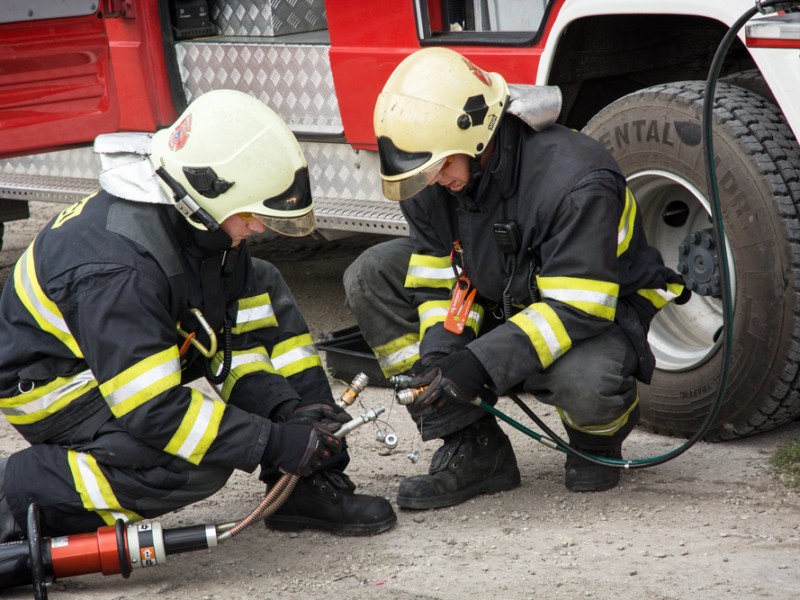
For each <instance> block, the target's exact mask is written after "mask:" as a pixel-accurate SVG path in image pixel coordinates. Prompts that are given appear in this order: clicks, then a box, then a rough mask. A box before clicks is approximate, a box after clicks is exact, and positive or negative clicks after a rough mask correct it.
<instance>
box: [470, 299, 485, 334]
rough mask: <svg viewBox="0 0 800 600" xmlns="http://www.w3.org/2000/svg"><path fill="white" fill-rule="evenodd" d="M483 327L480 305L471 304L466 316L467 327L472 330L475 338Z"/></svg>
mask: <svg viewBox="0 0 800 600" xmlns="http://www.w3.org/2000/svg"><path fill="white" fill-rule="evenodd" d="M481 325H483V307H482V306H481V305H480V304H473V305H472V308H471V309H470V311H469V315H468V316H467V325H466V326H467V327H469V328H470V329H472V331H474V332H475V335H476V336H477V335H478V333H479V332H480V330H481Z"/></svg>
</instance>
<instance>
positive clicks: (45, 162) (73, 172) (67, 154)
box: [0, 146, 100, 179]
mask: <svg viewBox="0 0 800 600" xmlns="http://www.w3.org/2000/svg"><path fill="white" fill-rule="evenodd" d="M0 173H6V174H12V173H13V174H16V175H45V176H49V177H76V178H80V179H97V176H98V175H99V174H100V159H99V158H98V157H97V155H96V154H95V153H94V152H93V151H92V148H91V147H88V146H87V147H86V148H76V149H74V150H61V151H59V152H47V153H44V154H32V155H29V156H19V157H16V158H8V159H3V160H0Z"/></svg>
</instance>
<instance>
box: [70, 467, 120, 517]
mask: <svg viewBox="0 0 800 600" xmlns="http://www.w3.org/2000/svg"><path fill="white" fill-rule="evenodd" d="M75 462H76V464H77V465H78V471H79V473H80V477H81V481H82V482H83V489H84V490H85V492H86V494H87V495H88V496H89V500H91V502H92V505H93V506H92V508H93V509H94V510H105V511H107V512H109V513H110V514H111V515H112V516H113V517H114V519H115V520H116V519H122V520H123V521H124V522H126V523H127V522H128V521H129V520H130V519H129V515H127V514H125V513H123V512H119V511H116V510H113V509H112V508H110V507H109V506H108V502H106V499H105V497H104V496H103V491H102V486H103V485H106V486H107V485H108V482H100V481H98V479H97V477H95V474H94V471H92V467H91V466H90V465H89V460H88V455H87V454H85V453H83V452H76V453H75ZM109 493H112V492H111V490H110V489H109Z"/></svg>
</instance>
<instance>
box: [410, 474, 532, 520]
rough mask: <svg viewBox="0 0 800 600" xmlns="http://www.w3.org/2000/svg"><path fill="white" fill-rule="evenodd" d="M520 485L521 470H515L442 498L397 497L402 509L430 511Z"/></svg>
mask: <svg viewBox="0 0 800 600" xmlns="http://www.w3.org/2000/svg"><path fill="white" fill-rule="evenodd" d="M519 484H520V475H519V469H515V470H514V471H511V472H509V473H503V474H501V475H495V476H494V477H492V478H490V479H486V480H484V481H479V482H478V483H474V484H472V485H470V486H467V487H465V488H464V489H461V490H458V491H456V492H453V493H452V494H444V495H442V496H433V497H429V498H417V497H413V496H401V495H399V494H398V495H397V506H399V507H400V508H410V509H414V510H428V509H431V508H444V507H445V506H453V505H455V504H461V503H462V502H466V501H467V500H469V499H470V498H474V497H475V496H478V495H480V494H496V493H497V492H505V491H508V490H511V489H513V488H515V487H517V486H518V485H519Z"/></svg>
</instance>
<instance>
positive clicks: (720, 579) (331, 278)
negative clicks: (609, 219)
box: [0, 206, 800, 600]
mask: <svg viewBox="0 0 800 600" xmlns="http://www.w3.org/2000/svg"><path fill="white" fill-rule="evenodd" d="M50 212H52V208H51V207H42V206H34V217H35V218H34V219H32V220H31V221H28V222H18V223H11V224H9V225H8V227H7V235H6V243H5V246H4V248H5V249H4V251H3V252H2V254H0V277H2V279H0V280H5V277H6V276H7V274H8V270H9V267H10V266H11V265H12V264H13V262H14V260H16V257H18V256H19V254H20V253H21V251H22V250H23V249H24V247H25V245H26V244H27V243H28V242H29V241H30V239H31V237H32V236H33V235H34V234H35V232H36V231H37V230H38V227H41V225H42V223H43V221H42V219H43V218H44V217H45V216H46V215H47V214H48V213H50ZM368 241H369V240H358V239H357V240H347V241H342V242H336V243H332V244H328V245H326V246H319V245H316V244H308V243H299V244H297V243H295V244H292V245H288V246H287V245H286V244H275V243H273V242H269V243H263V244H259V246H258V249H257V254H258V255H260V256H262V257H264V258H267V259H271V260H273V262H275V263H276V264H277V265H278V266H279V267H281V269H282V271H283V273H284V274H285V276H286V278H287V280H288V281H289V283H290V285H291V286H292V288H293V290H294V292H295V294H296V296H297V299H298V301H299V302H300V304H301V306H302V307H303V309H304V311H305V314H306V317H307V319H308V321H309V325H310V327H311V330H312V333H313V334H314V336H315V338H317V339H319V338H320V337H321V336H322V335H323V334H325V333H328V332H331V331H335V330H338V329H341V328H343V327H345V326H347V325H350V324H352V323H353V322H354V321H353V319H352V317H351V316H350V315H349V313H348V312H347V310H346V309H345V307H344V306H343V296H342V291H341V274H342V272H343V270H344V268H345V267H346V266H347V265H348V264H349V263H350V261H352V259H353V258H354V257H355V256H356V255H357V252H358V251H359V250H360V249H361V248H363V247H364V244H365V243H368ZM332 385H333V387H334V392H335V394H336V395H337V396H338V394H339V393H340V391H341V390H342V389H343V387H342V384H341V383H340V382H335V381H334V382H333V384H332ZM527 400H529V401H530V404H531V405H532V406H533V408H534V410H535V411H536V412H537V413H538V414H539V415H540V416H542V417H543V418H544V419H545V420H546V421H547V422H548V423H549V424H551V426H553V427H554V428H556V430H557V431H560V429H557V421H558V420H557V416H556V415H555V413H554V411H553V410H551V409H550V408H548V407H546V406H544V405H541V404H537V403H536V402H535V399H532V398H527ZM361 401H362V406H361V407H359V408H357V409H351V411H350V412H351V413H352V414H354V416H355V415H357V414H361V413H362V412H364V410H366V409H367V408H371V407H376V406H384V407H385V408H386V413H384V414H383V415H382V416H383V417H385V421H386V423H384V424H383V425H382V426H384V427H390V428H391V429H393V430H394V431H395V432H396V434H397V436H398V438H399V445H398V447H397V448H396V449H395V450H394V451H387V450H386V449H385V448H384V447H383V446H382V444H380V443H379V442H378V441H377V440H376V439H375V436H376V432H377V426H376V425H374V424H368V425H366V426H364V427H362V428H361V429H359V430H356V431H355V432H353V433H352V434H351V435H350V436H348V440H349V444H350V448H351V456H352V462H351V467H350V469H349V473H350V475H351V477H352V478H353V480H354V481H355V482H356V484H358V486H359V490H360V491H363V492H367V493H371V494H380V495H383V496H386V497H387V498H389V499H390V500H392V501H393V502H394V498H395V494H396V491H397V486H398V484H399V483H400V481H401V480H402V479H403V478H404V477H407V476H409V475H413V474H416V473H420V472H423V471H424V470H426V469H427V465H428V464H429V462H430V457H431V455H432V453H433V451H434V450H435V449H436V447H437V444H436V443H426V444H422V443H421V441H420V439H419V437H418V435H417V434H416V430H415V428H414V427H413V426H412V424H411V421H410V419H409V418H408V417H407V416H406V414H405V413H404V410H403V409H401V408H400V407H397V406H396V407H394V408H391V407H392V394H391V391H390V390H388V389H385V388H379V387H369V388H367V390H366V391H365V392H364V393H363V394H362V395H361ZM499 407H500V408H501V409H502V410H505V411H507V412H508V414H509V415H511V416H512V417H514V418H516V419H518V420H519V421H521V422H522V423H524V424H526V425H528V426H530V427H533V424H532V423H530V422H529V421H528V420H527V419H526V417H524V416H523V415H521V413H520V412H519V411H518V410H516V408H515V407H514V406H513V405H512V403H511V402H510V401H508V400H505V401H503V400H501V404H500V405H499ZM503 427H504V428H505V429H506V430H507V431H508V432H509V435H510V436H511V439H512V442H513V444H514V447H515V450H516V453H517V459H518V462H519V467H520V471H521V473H522V485H521V486H520V487H519V488H517V489H515V490H513V491H510V492H506V493H502V494H497V495H492V496H481V497H478V498H476V499H473V500H471V501H469V502H466V503H465V504H462V505H460V506H456V507H452V508H447V509H440V510H434V511H423V512H415V511H398V523H397V526H396V527H395V528H394V529H393V530H391V531H389V532H387V533H384V534H382V535H378V536H375V537H366V538H342V537H335V536H331V535H327V534H322V533H315V532H311V531H306V532H302V533H299V534H297V533H276V532H271V531H268V530H266V529H265V528H264V527H263V526H262V525H261V524H257V525H255V526H253V527H252V528H250V529H248V530H246V531H245V532H244V533H242V534H241V535H240V536H239V537H237V538H235V539H233V540H231V541H230V542H226V543H225V544H222V545H220V546H219V547H217V548H215V549H213V550H208V551H199V552H194V553H187V554H180V555H173V556H170V557H169V558H168V560H167V562H166V563H165V564H163V565H158V566H156V567H153V568H149V569H145V570H143V569H138V570H136V571H134V572H133V574H132V575H131V576H130V578H128V579H123V578H122V577H121V576H119V575H111V576H103V575H101V574H95V575H87V576H81V577H74V578H70V579H65V580H62V581H58V582H56V583H54V584H53V585H52V586H50V588H49V590H48V593H49V597H50V598H51V599H55V600H62V599H63V600H84V599H86V600H101V599H103V600H105V599H108V600H138V599H145V598H148V599H151V598H156V599H159V600H178V599H181V600H183V599H189V598H191V599H198V600H226V599H231V600H244V599H253V598H257V599H278V598H280V599H306V598H343V599H365V598H385V599H398V600H411V599H414V600H423V599H425V600H427V599H451V598H452V599H455V598H459V599H461V598H465V597H469V596H473V597H475V598H483V597H489V595H490V594H491V595H492V596H493V597H495V598H498V599H505V598H509V599H517V598H520V599H533V598H542V597H549V598H570V599H577V598H591V599H606V598H608V599H612V598H614V599H617V598H625V599H628V598H631V599H639V598H648V599H673V598H675V599H677V598H681V599H694V598H698V599H699V598H703V599H715V598H726V599H729V598H781V599H784V598H794V597H797V595H798V590H800V571H799V570H798V558H797V557H798V552H799V551H800V530H799V529H798V527H799V525H800V495H799V494H798V493H797V492H794V491H791V490H788V489H787V488H786V487H784V486H783V485H782V484H781V483H780V482H779V481H776V479H775V478H774V477H773V475H772V473H771V472H770V469H769V458H770V456H771V455H772V453H773V452H774V451H775V449H776V448H777V447H778V446H779V445H780V444H782V443H786V442H788V441H790V440H792V439H794V438H796V437H797V436H798V435H800V424H798V423H792V424H790V425H787V426H784V427H783V428H781V429H780V430H778V431H775V432H772V433H768V434H762V435H759V436H756V437H752V438H749V439H744V440H739V441H736V442H727V443H724V444H705V443H700V444H697V445H696V446H694V447H693V448H691V449H690V450H689V451H688V452H687V453H686V454H684V455H682V456H680V457H679V458H677V459H675V460H672V461H670V462H668V463H666V464H664V465H660V466H657V467H654V468H648V469H639V470H633V471H631V472H629V473H624V474H623V479H622V483H621V485H620V486H619V487H618V488H616V489H614V490H611V491H608V492H604V493H599V494H573V493H569V492H567V491H566V490H565V488H564V486H563V476H564V470H563V461H564V456H563V454H561V453H558V452H556V451H553V450H550V449H548V448H546V447H544V446H542V445H539V444H537V443H535V442H534V441H533V440H532V439H530V438H528V437H526V436H525V435H524V434H522V433H520V432H518V431H516V430H513V429H512V428H511V427H509V426H508V425H506V424H503ZM680 443H681V440H677V439H673V438H667V437H662V436H657V435H653V434H650V433H648V432H646V431H642V430H637V431H635V432H634V433H633V435H632V436H631V437H630V438H629V441H628V442H627V444H626V446H625V448H624V452H625V455H626V457H629V458H644V457H650V456H657V455H661V454H663V453H664V452H666V451H668V450H670V449H672V448H674V447H676V446H678V445H679V444H680ZM22 446H23V442H22V441H21V440H20V438H19V437H18V436H17V435H16V433H15V432H14V430H13V429H12V428H11V427H10V426H8V424H7V423H5V421H3V422H2V423H0V455H7V454H9V453H11V452H13V451H15V450H16V449H19V448H21V447H22ZM414 450H419V451H420V457H419V461H418V462H417V463H416V464H414V463H412V462H411V461H410V460H409V458H408V454H409V453H411V452H413V451H414ZM262 494H263V489H262V487H261V485H260V484H259V483H258V481H257V479H256V475H255V474H252V475H251V474H246V473H237V474H235V475H234V476H233V477H232V479H231V480H230V482H229V484H228V486H227V487H226V488H225V489H224V490H223V491H222V492H221V493H219V494H217V495H216V496H214V497H213V498H211V499H209V500H207V501H204V502H201V503H198V504H196V505H193V506H191V507H188V508H185V509H183V510H181V511H178V512H176V513H173V514H170V515H167V516H165V517H164V518H163V519H161V523H162V524H163V526H164V527H166V528H170V527H181V526H186V525H195V524H219V523H224V522H228V521H233V520H237V519H240V518H242V517H244V516H246V515H247V514H248V513H249V512H250V511H251V510H252V509H253V508H254V507H255V506H256V505H257V504H258V502H259V500H260V498H261V495H262ZM0 596H2V597H5V598H12V599H21V598H30V597H32V593H31V590H30V589H28V588H16V589H14V590H2V591H0Z"/></svg>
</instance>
